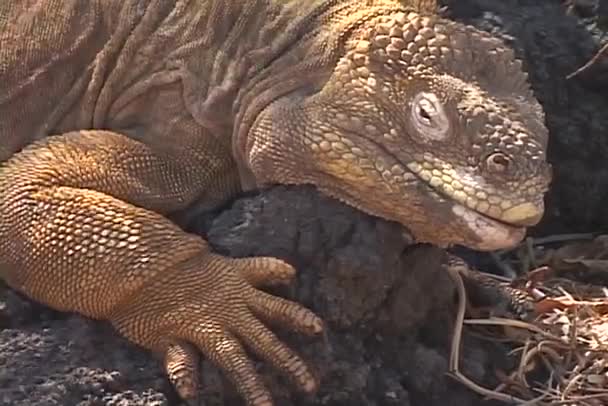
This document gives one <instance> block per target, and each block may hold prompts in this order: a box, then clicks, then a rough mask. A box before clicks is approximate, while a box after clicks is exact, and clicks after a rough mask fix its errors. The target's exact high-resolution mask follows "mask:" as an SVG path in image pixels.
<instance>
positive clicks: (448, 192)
mask: <svg viewBox="0 0 608 406" xmlns="http://www.w3.org/2000/svg"><path fill="white" fill-rule="evenodd" d="M434 160H435V162H434V165H420V164H418V163H417V162H411V163H409V164H407V165H406V166H407V168H408V169H409V170H410V171H411V172H412V173H413V174H414V175H416V176H417V177H418V178H419V179H420V180H421V181H422V182H424V183H425V184H427V185H428V186H429V187H430V188H431V189H432V190H434V191H435V192H437V193H439V194H440V195H441V196H443V197H445V198H447V199H450V200H451V201H453V202H454V203H456V204H458V205H460V206H463V208H466V209H468V210H471V211H473V212H475V213H477V214H478V215H480V216H483V217H486V218H487V219H488V220H492V221H495V222H496V223H498V224H502V225H503V226H505V227H513V228H526V227H530V226H533V225H535V224H537V223H538V222H539V221H540V219H541V217H542V215H543V213H544V206H543V202H542V200H539V201H538V202H535V203H533V202H530V201H524V202H514V201H510V200H508V199H504V198H501V197H499V196H497V194H496V193H493V188H492V187H491V186H490V185H485V184H483V183H482V182H483V181H476V180H475V179H473V178H472V176H470V175H468V174H462V173H459V171H458V170H455V169H453V168H452V166H451V165H449V164H447V163H444V162H440V161H439V160H438V159H437V158H434ZM438 161H439V162H438ZM425 162H426V161H425ZM438 168H441V169H438ZM480 183H481V184H480Z"/></svg>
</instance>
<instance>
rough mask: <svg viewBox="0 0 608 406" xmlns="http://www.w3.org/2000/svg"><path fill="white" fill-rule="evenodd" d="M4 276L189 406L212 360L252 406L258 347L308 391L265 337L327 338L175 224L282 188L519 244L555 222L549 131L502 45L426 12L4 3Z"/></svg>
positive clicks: (451, 237)
mask: <svg viewBox="0 0 608 406" xmlns="http://www.w3.org/2000/svg"><path fill="white" fill-rule="evenodd" d="M0 84H1V85H0V86H1V91H0V162H3V164H2V166H1V167H0V276H1V277H2V279H3V280H4V281H5V282H6V283H7V284H8V285H9V286H10V287H12V288H14V289H16V290H17V291H20V292H22V293H24V294H25V295H27V296H28V297H30V298H32V299H34V300H37V301H39V302H41V303H43V304H46V305H48V306H50V307H53V308H55V309H58V310H61V311H70V312H77V313H79V314H82V315H84V316H88V317H91V318H96V319H103V320H109V321H110V322H111V323H112V325H113V326H114V327H115V328H116V329H117V330H118V331H119V332H120V333H121V334H123V335H124V336H126V337H127V338H129V339H130V340H131V341H133V342H134V343H136V344H138V345H141V346H143V347H145V348H147V349H150V350H151V351H153V352H155V353H157V354H160V355H161V356H162V357H164V366H165V368H166V372H167V374H168V377H169V379H170V381H171V382H172V383H173V385H174V386H175V387H176V389H177V392H178V394H179V395H180V396H181V397H182V398H183V399H184V400H187V401H190V402H195V401H196V399H197V387H198V372H199V371H198V363H197V358H198V356H199V352H200V353H202V354H203V355H204V356H206V357H207V358H209V359H210V360H211V361H213V362H214V363H215V364H216V365H217V366H218V367H219V368H220V369H221V370H222V371H223V372H224V373H225V374H226V375H227V376H228V377H229V378H230V379H231V380H232V381H233V382H234V383H235V385H236V387H237V389H238V391H239V392H240V394H241V395H242V396H243V398H244V400H245V401H246V403H247V404H250V405H256V406H260V405H271V404H272V399H271V395H270V394H269V392H268V390H267V389H266V388H265V386H264V385H263V383H262V382H261V380H260V378H259V377H258V375H257V374H256V371H255V369H254V366H253V364H252V362H251V361H250V359H249V357H248V355H247V354H246V352H245V348H247V349H249V350H250V351H252V352H253V353H255V354H257V355H258V356H260V357H261V358H262V359H264V360H266V361H268V362H269V363H271V364H272V365H273V366H275V367H276V368H278V369H279V370H281V371H283V372H284V373H285V374H286V375H287V376H288V377H290V378H291V379H292V380H293V381H295V384H296V385H297V387H299V388H300V389H301V390H303V391H304V392H314V391H315V390H316V388H317V386H318V383H317V382H316V380H315V378H314V377H313V374H312V373H311V372H310V369H309V367H308V366H307V365H306V364H305V362H304V361H303V360H302V359H301V358H300V357H299V356H298V355H297V354H296V353H295V352H293V351H292V350H291V349H289V348H288V347H287V346H286V345H284V344H283V343H282V342H280V341H279V339H278V338H277V337H276V336H275V335H274V334H273V333H272V332H271V331H270V329H269V328H267V327H266V326H265V324H263V322H273V323H278V324H282V325H283V326H284V327H286V328H287V329H290V330H292V331H297V332H300V333H307V334H313V335H314V334H318V333H320V332H321V331H323V328H324V326H323V322H322V320H321V319H320V318H319V317H318V316H316V315H315V314H314V313H313V312H312V311H310V310H308V309H306V308H304V307H302V306H301V305H299V304H297V303H295V302H291V301H288V300H286V299H283V298H279V297H276V296H273V295H270V294H268V293H265V292H264V291H262V290H259V288H261V287H263V286H264V285H269V284H275V283H287V282H289V281H291V280H292V279H293V278H294V275H295V270H294V268H292V266H291V265H289V264H287V263H286V262H284V261H281V260H279V259H275V258H270V257H260V258H227V257H224V256H221V255H219V254H217V253H214V252H213V250H212V249H211V248H210V247H209V246H208V244H207V243H206V242H205V241H204V239H202V238H201V237H199V236H195V235H192V234H188V233H186V232H185V231H183V230H182V228H180V227H179V226H178V225H177V224H176V222H174V221H172V220H171V219H172V216H173V215H174V214H175V213H178V212H180V211H183V210H186V209H188V208H191V207H195V206H196V207H202V208H213V207H217V205H219V204H221V203H222V202H225V201H227V200H228V199H230V198H232V197H234V196H235V195H237V194H238V193H239V192H242V191H246V190H252V189H255V188H259V187H262V186H265V185H271V184H313V185H315V186H316V187H317V188H318V189H319V190H320V191H321V192H322V193H325V194H327V195H329V196H331V197H334V198H336V199H340V200H342V201H344V202H346V203H348V204H350V205H352V206H354V207H356V208H358V209H360V210H362V211H365V212H367V213H370V214H372V215H376V216H379V217H383V218H385V219H388V220H392V221H396V222H399V223H401V224H402V225H404V226H405V227H406V228H407V229H408V230H409V231H410V232H411V233H413V235H414V236H415V237H416V238H417V240H418V241H424V242H431V243H434V244H436V245H439V246H449V245H451V244H461V245H465V246H468V247H472V248H476V249H480V250H492V249H499V248H503V247H510V246H512V245H514V244H516V243H517V242H519V241H520V240H521V239H522V237H523V236H524V233H525V229H526V227H528V226H531V225H534V224H536V223H537V222H538V221H539V219H540V218H541V216H542V214H543V210H544V209H543V195H544V193H545V191H546V190H547V187H548V185H549V181H550V166H549V164H548V163H547V161H546V146H547V130H546V128H545V126H544V123H543V120H544V117H543V112H542V109H541V106H540V104H539V103H538V101H537V100H536V99H535V98H534V96H533V93H532V91H531V89H530V87H529V85H528V83H527V77H526V75H525V73H524V72H523V69H522V66H521V63H520V61H518V60H517V59H516V58H515V57H514V54H513V52H512V50H510V49H509V48H508V47H507V46H505V45H504V44H503V43H502V42H501V41H500V40H498V39H495V38H493V37H492V36H490V35H489V34H487V33H483V32H481V31H478V30H476V29H474V28H472V27H469V26H465V25H462V24H459V23H456V22H453V21H450V20H448V19H447V18H445V17H443V16H442V15H441V14H438V13H437V4H435V2H434V1H430V0H426V1H425V0H418V1H413V0H410V1H398V0H309V1H302V0H297V1H296V0H231V1H218V0H209V1H204V0H86V1H84V0H13V1H4V2H0Z"/></svg>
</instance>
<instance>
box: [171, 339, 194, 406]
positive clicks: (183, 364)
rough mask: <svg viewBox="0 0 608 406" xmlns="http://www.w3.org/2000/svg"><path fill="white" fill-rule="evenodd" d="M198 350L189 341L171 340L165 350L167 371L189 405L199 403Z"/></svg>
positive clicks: (179, 393) (174, 385) (176, 388)
mask: <svg viewBox="0 0 608 406" xmlns="http://www.w3.org/2000/svg"><path fill="white" fill-rule="evenodd" d="M199 361H200V354H199V352H198V350H197V349H196V348H195V347H194V346H193V345H192V344H189V343H187V342H184V341H181V340H171V341H170V343H169V345H168V346H167V349H166V350H165V359H164V364H165V371H166V373H167V376H168V378H169V381H170V382H171V383H172V384H173V387H174V388H175V390H176V391H177V394H178V395H179V396H180V397H181V398H182V399H183V400H184V401H186V402H187V403H188V404H189V405H192V406H194V405H196V406H198V405H199V397H198V388H199V376H200V371H199Z"/></svg>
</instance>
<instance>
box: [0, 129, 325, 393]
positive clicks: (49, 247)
mask: <svg viewBox="0 0 608 406" xmlns="http://www.w3.org/2000/svg"><path fill="white" fill-rule="evenodd" d="M201 142H202V144H201V143H199V144H200V145H197V144H194V145H190V144H189V148H188V149H187V150H186V149H184V150H181V149H180V148H179V147H176V146H174V147H169V146H167V145H165V146H163V147H162V148H156V149H155V148H154V147H150V146H147V145H144V144H141V143H139V142H137V141H134V140H132V139H130V138H127V137H125V136H123V135H120V134H116V133H113V132H103V131H83V132H77V133H68V134H64V135H60V136H56V137H50V138H48V139H47V140H46V141H44V142H41V143H37V144H34V145H32V146H30V147H28V148H27V149H25V150H24V151H22V152H20V153H18V154H17V155H15V156H14V157H13V158H12V159H10V160H9V161H8V162H7V163H5V164H4V165H3V166H2V167H0V191H1V193H0V276H1V277H2V278H3V279H4V280H6V281H7V283H8V284H9V285H10V286H11V287H13V288H15V289H17V290H20V291H22V292H24V293H26V294H27V295H28V296H30V297H31V298H34V299H36V300H38V301H40V302H42V303H45V304H47V305H49V306H51V307H54V308H56V309H58V310H62V311H74V312H78V313H81V314H83V315H86V316H89V317H93V318H98V319H106V320H109V321H110V322H111V323H112V324H113V325H114V326H115V327H116V328H117V329H118V331H120V332H121V333H122V334H124V335H125V336H126V337H128V338H129V339H130V340H132V341H133V342H135V343H137V344H139V345H141V346H144V347H146V348H149V349H151V350H153V351H155V352H156V353H158V354H160V355H161V356H164V359H165V367H166V370H167V372H168V374H169V377H170V379H171V380H172V382H173V384H174V385H175V387H176V388H177V390H178V392H179V394H180V395H181V396H182V397H183V398H185V399H186V400H192V399H194V398H195V397H196V389H197V388H196V383H197V378H198V372H199V371H198V370H197V368H196V366H197V365H198V363H197V362H196V360H195V357H196V356H197V352H196V351H194V348H195V347H196V348H197V349H199V350H200V351H201V352H202V353H203V354H204V355H205V356H207V357H208V358H209V359H211V360H212V361H213V362H214V363H216V364H217V365H218V366H219V367H220V368H222V369H223V370H224V371H225V373H226V374H227V375H228V376H229V377H230V378H231V379H232V380H233V381H234V383H235V384H236V386H237V388H238V390H239V391H240V392H241V393H242V395H243V396H244V398H245V400H246V401H247V403H248V404H250V405H269V404H271V398H270V395H269V393H268V391H267V390H266V388H265V387H264V386H263V385H262V383H261V382H260V380H259V378H258V376H257V374H256V372H255V369H254V367H253V364H252V363H251V361H250V360H249V358H248V357H247V355H246V353H245V351H244V349H243V347H242V345H241V343H243V344H245V345H246V346H247V347H248V348H249V349H251V350H252V351H253V352H254V353H256V354H258V355H259V356H260V357H261V358H263V359H265V360H267V361H269V362H270V363H272V364H273V365H274V366H276V367H277V368H279V369H281V370H282V371H283V372H285V373H286V375H288V376H289V377H290V378H292V379H293V380H294V381H295V382H296V384H297V385H298V386H299V387H300V388H301V389H303V390H304V391H309V392H310V391H312V390H314V389H315V387H316V383H315V380H314V379H313V376H312V375H311V373H310V372H309V369H308V368H307V367H306V365H305V364H304V362H303V361H302V360H301V359H300V357H298V356H297V355H296V354H295V353H293V352H292V351H291V350H290V349H289V348H287V347H286V346H285V345H284V344H283V343H281V342H280V341H279V340H278V339H277V338H276V337H275V335H274V334H273V333H272V332H271V331H270V330H268V329H267V328H266V327H265V326H264V325H263V324H262V322H261V321H259V320H258V317H259V318H261V319H265V320H273V321H278V322H279V323H281V324H283V325H284V326H286V327H287V328H289V329H292V330H296V331H299V332H302V333H308V334H314V333H319V332H320V331H321V330H322V323H321V321H320V319H319V318H317V317H316V316H315V315H314V314H313V313H312V312H310V311H309V310H307V309H305V308H303V307H301V306H300V305H298V304H296V303H293V302H290V301H287V300H285V299H281V298H277V297H273V296H271V295H269V294H266V293H264V292H262V291H260V290H257V289H256V288H255V287H256V286H258V285H260V284H263V283H267V282H273V281H287V280H289V279H290V278H292V277H293V275H294V270H293V268H292V267H291V266H289V265H288V264H286V263H284V262H283V261H280V260H278V259H274V258H266V257H260V258H243V259H231V258H225V257H222V256H220V255H217V254H214V253H212V252H211V250H210V249H209V246H208V245H207V243H206V242H205V241H204V240H203V239H201V238H199V237H197V236H194V235H190V234H187V233H185V232H184V231H182V230H181V229H180V228H178V227H177V226H176V225H174V224H173V223H172V222H170V221H169V220H167V219H166V218H165V217H164V216H163V215H162V214H167V213H170V212H172V211H173V210H176V209H180V208H182V207H183V206H185V205H187V204H188V202H190V201H191V200H192V199H194V198H195V197H196V195H198V194H200V193H201V192H202V191H204V190H205V188H207V189H209V190H210V191H211V192H213V190H214V187H216V186H217V185H218V181H217V179H221V177H220V176H222V171H224V172H225V171H226V168H223V167H222V164H221V163H218V162H217V160H218V156H217V155H216V154H210V152H209V150H210V149H212V147H213V146H212V145H207V144H209V143H210V142H211V141H209V142H207V144H205V141H204V139H203V140H202V141H201ZM211 152H213V151H211ZM201 167H207V168H210V170H209V171H208V172H207V173H206V176H203V177H196V178H195V179H194V178H193V176H192V174H193V173H197V172H198V171H199V170H200V168H201ZM194 168H197V170H196V171H193V169H194ZM224 175H225V173H224ZM224 179H227V178H224ZM221 186H222V187H224V188H225V187H226V185H221Z"/></svg>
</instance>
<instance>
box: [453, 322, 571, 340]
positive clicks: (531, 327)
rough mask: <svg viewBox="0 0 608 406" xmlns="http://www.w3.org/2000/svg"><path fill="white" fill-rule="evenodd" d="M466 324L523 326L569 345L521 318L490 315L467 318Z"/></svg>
mask: <svg viewBox="0 0 608 406" xmlns="http://www.w3.org/2000/svg"><path fill="white" fill-rule="evenodd" d="M464 324H473V325H484V326H507V327H514V328H521V329H524V330H528V331H531V332H533V333H537V334H540V335H542V336H543V337H545V338H548V339H549V340H553V341H556V342H557V343H559V344H560V345H563V346H566V345H567V344H566V343H564V342H563V340H562V339H561V338H559V337H558V336H555V335H553V334H551V333H547V332H546V331H543V330H542V329H540V328H539V327H537V326H535V325H533V324H530V323H526V322H525V321H521V320H511V319H506V318H503V317H489V318H487V319H467V320H464Z"/></svg>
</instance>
